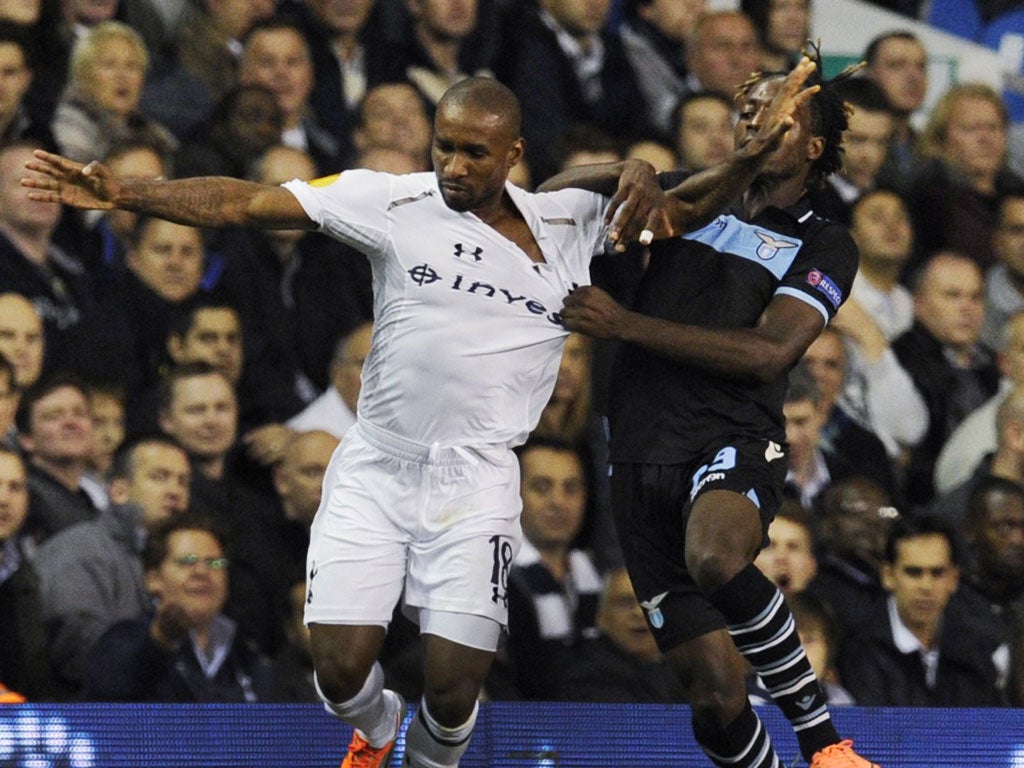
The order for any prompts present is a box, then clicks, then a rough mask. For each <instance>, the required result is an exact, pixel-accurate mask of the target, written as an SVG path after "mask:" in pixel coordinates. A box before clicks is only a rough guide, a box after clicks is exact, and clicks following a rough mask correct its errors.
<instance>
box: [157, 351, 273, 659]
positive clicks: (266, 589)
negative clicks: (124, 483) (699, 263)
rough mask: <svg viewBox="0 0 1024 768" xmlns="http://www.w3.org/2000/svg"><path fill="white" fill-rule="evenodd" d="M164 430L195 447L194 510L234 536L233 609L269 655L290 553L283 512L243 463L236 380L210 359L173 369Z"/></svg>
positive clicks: (191, 450) (165, 393)
mask: <svg viewBox="0 0 1024 768" xmlns="http://www.w3.org/2000/svg"><path fill="white" fill-rule="evenodd" d="M160 427H161V429H162V430H163V431H164V432H165V433H166V434H167V435H169V436H171V437H172V438H174V439H175V440H176V441H177V442H178V443H180V444H181V446H182V447H183V448H184V449H185V450H186V451H187V452H188V454H189V460H190V462H191V464H192V490H191V498H192V509H193V510H195V511H196V512H200V513H203V514H206V515H208V516H210V517H212V518H213V519H214V520H216V521H217V522H218V524H220V525H221V526H222V527H224V529H225V530H226V531H227V533H228V535H230V536H231V540H232V549H233V552H232V557H233V559H234V561H235V568H234V569H233V570H232V584H231V591H232V595H231V599H230V601H229V605H228V609H227V612H228V614H229V615H230V616H231V617H232V618H233V619H234V620H235V621H237V622H238V623H239V625H240V626H241V627H242V631H243V632H244V634H245V635H246V636H247V637H249V638H250V639H252V640H254V641H255V642H256V643H257V645H259V647H260V648H261V649H263V650H264V651H265V652H268V653H269V652H272V651H274V650H275V649H276V648H277V647H278V646H279V645H280V643H281V641H282V639H283V638H282V636H281V632H282V626H283V624H282V622H281V620H280V617H279V612H280V611H281V609H282V608H283V606H284V594H285V590H287V589H288V587H289V586H290V585H291V582H292V580H291V578H290V577H289V576H288V574H287V555H286V553H285V552H284V550H283V547H282V544H281V542H280V541H279V540H277V539H276V538H275V537H274V529H275V526H276V524H277V523H279V522H280V515H279V514H278V513H277V511H276V510H275V508H274V505H273V501H272V499H271V498H269V493H272V490H270V491H268V495H264V494H263V493H262V492H261V489H260V487H259V486H258V485H256V484H254V483H253V482H251V481H250V480H248V478H244V477H243V476H242V475H241V474H240V473H239V471H238V470H237V469H236V468H235V466H234V463H233V462H232V461H231V460H230V459H231V450H232V448H233V447H234V445H235V438H236V436H237V434H238V400H237V397H236V395H235V392H234V388H233V387H232V386H231V382H230V381H228V379H227V378H226V377H225V376H224V374H222V373H221V372H220V371H217V370H215V369H213V368H211V367H210V366H209V365H206V364H204V363H189V364H186V365H182V366H176V367H174V368H172V369H171V370H170V371H168V373H167V375H166V377H165V380H164V382H163V386H162V391H161V404H160Z"/></svg>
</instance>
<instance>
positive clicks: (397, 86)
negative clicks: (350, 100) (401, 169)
mask: <svg viewBox="0 0 1024 768" xmlns="http://www.w3.org/2000/svg"><path fill="white" fill-rule="evenodd" d="M430 137H431V127H430V119H429V117H428V116H427V111H426V108H425V107H424V105H423V99H422V98H420V96H419V94H417V93H416V89H415V88H413V87H412V86H411V85H410V84H409V83H381V84H379V85H375V86H373V87H372V88H369V89H368V90H367V91H366V96H365V97H364V98H363V100H362V101H361V102H360V103H359V105H358V110H357V112H356V115H355V125H354V127H353V130H352V138H353V141H354V142H355V147H356V148H357V149H358V151H359V154H360V155H365V153H366V152H368V151H369V150H371V149H373V148H382V149H396V150H398V151H400V152H403V153H405V154H407V155H409V156H410V157H412V158H414V159H415V160H416V162H417V167H416V170H417V171H425V170H427V169H428V168H429V167H430ZM356 165H357V166H359V167H363V166H362V165H361V164H359V163H358V159H357V163H356Z"/></svg>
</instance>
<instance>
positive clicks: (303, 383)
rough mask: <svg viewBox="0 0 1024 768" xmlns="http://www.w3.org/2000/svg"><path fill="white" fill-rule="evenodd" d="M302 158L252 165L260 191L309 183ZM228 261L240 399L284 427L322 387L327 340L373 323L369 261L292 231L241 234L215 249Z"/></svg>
mask: <svg viewBox="0 0 1024 768" xmlns="http://www.w3.org/2000/svg"><path fill="white" fill-rule="evenodd" d="M315 173H316V168H315V166H314V164H313V161H312V158H311V157H310V156H309V155H308V154H306V153H305V152H301V151H299V150H296V149H292V148H289V147H285V146H281V145H277V146H274V147H271V148H270V149H268V150H267V151H266V152H265V153H264V154H263V155H261V156H260V157H259V158H258V159H257V160H256V162H255V164H254V165H253V169H252V174H251V178H253V180H255V181H257V182H260V183H263V184H282V183H284V182H286V181H290V180H292V179H296V178H299V179H312V178H314V176H315ZM215 247H216V248H217V250H219V251H221V252H222V253H225V254H227V255H228V259H229V265H228V269H227V270H226V272H225V274H224V278H223V281H222V288H223V292H224V294H225V295H226V296H227V297H229V298H230V300H231V301H232V303H233V304H234V305H235V306H236V307H238V308H239V309H240V314H241V318H242V327H243V329H244V330H245V339H246V345H247V346H246V351H247V353H248V362H247V365H248V369H247V370H246V378H245V382H244V383H245V387H244V390H243V394H244V397H245V400H246V405H247V407H251V406H254V405H258V406H259V409H258V414H259V418H257V419H249V418H247V420H246V421H247V426H249V425H251V424H252V423H263V422H266V421H283V420H285V419H288V418H290V417H292V416H294V415H295V414H296V413H298V412H299V411H300V410H302V409H303V408H304V407H305V406H306V405H308V404H309V403H310V402H312V400H313V399H314V398H315V397H316V395H317V394H318V393H319V392H322V391H323V390H324V389H325V388H326V386H327V368H328V365H329V362H330V359H331V353H332V352H333V344H334V340H335V339H337V338H338V337H339V336H341V335H343V334H345V333H348V332H349V331H350V330H352V329H353V328H355V327H356V326H357V325H359V324H360V323H362V322H364V321H366V320H369V319H370V318H371V317H372V316H373V293H372V282H373V281H372V277H371V275H370V265H369V261H368V260H367V259H366V257H365V256H363V255H362V254H357V253H356V252H355V251H354V250H353V249H351V248H348V247H346V246H342V245H341V244H339V243H337V242H336V241H333V240H329V239H328V238H323V237H320V236H319V235H317V234H316V233H312V232H307V231H305V230H297V229H291V230H288V229H277V230H266V231H261V230H255V229H240V230H233V231H231V232H230V233H225V234H224V235H223V236H222V237H220V238H219V239H218V241H217V243H216V246H215Z"/></svg>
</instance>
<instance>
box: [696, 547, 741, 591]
mask: <svg viewBox="0 0 1024 768" xmlns="http://www.w3.org/2000/svg"><path fill="white" fill-rule="evenodd" d="M745 566H746V563H745V562H743V559H742V558H740V557H737V556H736V554H735V553H732V552H727V551H725V550H723V549H720V548H716V547H708V548H698V547H688V548H687V550H686V568H687V570H689V572H690V575H691V576H693V580H694V581H695V582H697V586H698V587H700V588H701V590H703V591H704V592H705V593H710V592H714V591H715V590H716V589H718V588H719V587H722V586H724V585H725V584H728V583H729V581H730V580H732V578H733V577H734V576H735V575H736V574H737V573H739V572H740V571H741V570H743V568H744V567H745Z"/></svg>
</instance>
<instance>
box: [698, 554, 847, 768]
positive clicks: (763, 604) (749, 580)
mask: <svg viewBox="0 0 1024 768" xmlns="http://www.w3.org/2000/svg"><path fill="white" fill-rule="evenodd" d="M710 599H711V602H712V604H713V605H714V606H715V607H716V608H718V610H720V611H721V612H722V614H723V615H724V616H725V619H726V621H727V622H728V625H729V634H730V635H731V636H732V639H733V642H734V643H736V647H737V648H738V649H739V652H740V653H742V654H743V656H744V657H745V658H746V659H747V661H749V662H750V663H751V665H752V666H753V667H754V669H756V670H757V672H758V674H759V675H760V676H761V681H762V682H763V683H764V685H765V687H766V688H767V689H768V690H769V692H771V695H772V699H773V700H774V701H775V703H776V704H777V705H778V706H779V708H780V709H781V710H782V712H783V714H785V715H786V718H787V719H788V720H789V722H790V724H791V725H792V726H793V730H794V731H796V737H797V740H798V741H799V742H800V751H801V752H802V753H803V755H804V757H805V758H806V759H807V761H808V762H810V760H811V758H812V756H813V755H814V753H815V752H817V751H819V750H820V749H823V748H824V747H827V746H828V745H829V744H835V743H836V742H838V741H839V735H838V734H837V733H836V729H835V726H834V725H833V724H832V718H831V716H830V715H829V711H828V705H827V704H826V702H825V695H824V694H823V693H822V690H821V686H819V685H818V678H817V676H816V675H815V674H814V670H813V669H811V664H810V662H809V661H808V660H807V655H806V654H805V653H804V648H803V646H802V645H801V644H800V637H799V635H797V632H796V624H795V622H794V621H793V614H792V613H790V611H789V606H787V605H786V601H785V599H783V597H782V593H781V592H779V590H778V588H777V587H776V586H775V585H774V584H773V583H772V582H771V581H770V580H769V579H768V578H766V577H765V575H764V574H762V573H761V571H760V570H758V568H757V566H755V565H753V564H750V565H748V566H747V567H746V568H744V569H743V570H742V571H740V572H739V573H738V574H736V576H735V577H734V578H733V579H732V581H730V582H729V583H728V584H726V585H724V586H722V587H721V588H719V589H718V590H716V591H715V593H714V594H712V595H711V596H710Z"/></svg>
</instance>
